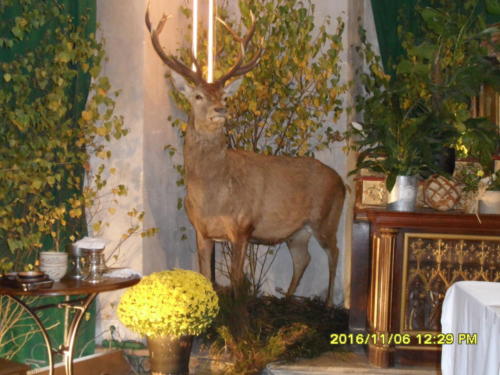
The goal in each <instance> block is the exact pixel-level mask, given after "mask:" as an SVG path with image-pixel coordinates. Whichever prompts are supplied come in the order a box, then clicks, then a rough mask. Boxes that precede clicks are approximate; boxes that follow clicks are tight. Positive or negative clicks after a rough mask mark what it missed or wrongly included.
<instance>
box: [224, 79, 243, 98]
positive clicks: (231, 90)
mask: <svg viewBox="0 0 500 375" xmlns="http://www.w3.org/2000/svg"><path fill="white" fill-rule="evenodd" d="M241 82H243V77H241V78H238V79H236V80H234V81H233V82H231V83H230V84H229V85H227V86H226V87H225V88H224V93H225V95H226V96H233V95H234V94H235V93H236V91H238V89H239V88H240V85H241Z"/></svg>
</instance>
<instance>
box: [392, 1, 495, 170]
mask: <svg viewBox="0 0 500 375" xmlns="http://www.w3.org/2000/svg"><path fill="white" fill-rule="evenodd" d="M478 4H479V2H478V1H476V0H466V1H464V2H443V3H441V4H439V3H434V5H433V7H417V15H418V17H417V18H416V22H417V24H418V31H419V32H418V34H419V35H415V34H412V33H409V32H407V33H401V34H402V35H401V38H402V40H403V49H404V54H405V55H404V56H403V57H402V58H401V59H400V60H399V62H398V64H397V66H396V73H395V77H394V78H395V79H397V80H399V81H404V82H406V83H407V85H406V88H407V89H408V91H409V92H408V96H409V99H410V100H411V104H412V105H414V106H415V107H416V108H418V112H419V113H418V116H419V117H421V118H422V121H425V122H428V123H429V125H428V126H429V127H430V128H434V129H435V134H436V135H437V136H438V137H439V140H440V142H441V144H442V148H443V149H447V148H451V149H456V151H457V153H458V156H459V157H461V158H474V159H476V160H477V161H479V162H480V163H481V165H482V166H483V168H484V169H485V170H486V171H491V168H492V155H493V153H494V152H495V151H496V148H497V147H498V134H497V130H496V125H495V124H493V123H492V122H491V121H489V120H488V119H486V118H474V114H473V112H474V111H471V101H472V98H473V97H475V96H476V97H477V96H479V94H480V92H481V89H482V87H483V86H484V85H489V86H491V87H492V88H493V89H495V90H498V89H499V88H500V74H499V73H500V71H499V64H498V58H497V57H496V53H497V52H498V43H495V42H494V41H493V39H494V38H495V34H496V33H498V31H499V29H498V26H497V25H491V26H488V25H487V24H486V22H485V20H484V16H483V14H482V13H481V12H480V11H479V9H478V6H479V5H478ZM437 155H442V152H441V153H438V154H437ZM436 167H437V169H438V170H439V169H442V166H439V165H436ZM447 172H448V173H450V174H451V173H452V168H451V169H450V170H448V171H447Z"/></svg>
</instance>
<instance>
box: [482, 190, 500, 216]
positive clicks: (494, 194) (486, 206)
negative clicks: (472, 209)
mask: <svg viewBox="0 0 500 375" xmlns="http://www.w3.org/2000/svg"><path fill="white" fill-rule="evenodd" d="M479 213H481V214H496V215H500V191H491V190H487V191H485V192H484V194H483V195H482V196H481V199H480V200H479Z"/></svg>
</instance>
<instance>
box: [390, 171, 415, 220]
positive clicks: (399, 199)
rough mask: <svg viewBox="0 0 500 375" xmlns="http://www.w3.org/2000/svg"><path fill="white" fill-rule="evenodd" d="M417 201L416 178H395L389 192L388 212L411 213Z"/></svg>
mask: <svg viewBox="0 0 500 375" xmlns="http://www.w3.org/2000/svg"><path fill="white" fill-rule="evenodd" d="M416 201H417V177H416V176H397V177H396V183H395V184H394V187H393V188H392V190H391V191H390V192H389V197H388V201H387V203H388V204H387V209H388V210H389V211H401V212H413V211H415V205H416Z"/></svg>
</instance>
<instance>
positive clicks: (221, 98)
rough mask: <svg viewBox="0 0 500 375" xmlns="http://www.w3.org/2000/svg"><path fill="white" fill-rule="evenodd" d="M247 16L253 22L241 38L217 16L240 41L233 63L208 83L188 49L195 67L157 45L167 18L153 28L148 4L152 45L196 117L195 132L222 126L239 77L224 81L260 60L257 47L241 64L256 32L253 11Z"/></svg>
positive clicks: (148, 20) (210, 130)
mask: <svg viewBox="0 0 500 375" xmlns="http://www.w3.org/2000/svg"><path fill="white" fill-rule="evenodd" d="M250 16H251V19H252V25H251V26H250V27H249V29H248V31H247V33H246V35H245V36H243V37H240V36H238V34H237V33H236V32H235V31H234V30H233V29H232V28H231V27H230V26H229V25H228V24H227V23H226V22H224V21H223V20H221V19H220V18H217V20H218V21H219V22H220V23H221V24H222V25H223V26H224V28H225V29H226V30H228V31H229V33H230V34H231V35H232V36H233V38H234V39H235V40H236V41H237V42H238V43H239V50H238V56H237V58H236V61H235V63H234V64H233V66H231V68H229V70H228V71H227V72H226V73H225V74H223V75H222V76H221V77H219V78H218V79H217V80H215V81H214V82H210V83H209V82H207V81H206V80H205V79H204V78H203V75H202V69H201V65H200V63H199V61H198V60H197V59H196V57H195V56H193V54H192V52H191V51H190V52H191V54H190V57H191V60H192V63H193V64H194V66H195V69H194V70H192V69H190V68H189V67H188V66H187V65H185V64H184V63H182V62H181V61H180V60H179V59H177V58H176V57H174V56H171V55H169V54H167V53H166V52H165V50H164V49H163V47H162V46H161V44H160V40H159V36H160V34H161V32H162V30H163V27H164V26H165V23H166V21H167V19H168V17H167V16H166V15H163V16H162V18H161V19H160V21H159V22H158V25H157V26H156V28H153V27H152V25H151V20H150V17H149V6H148V9H147V11H146V26H147V28H148V30H149V33H150V35H151V41H152V43H153V47H154V49H155V51H156V53H157V54H158V55H159V57H160V58H161V59H162V60H163V62H164V63H165V64H166V65H167V66H168V67H169V68H170V69H171V70H172V81H173V83H174V86H175V87H176V88H177V89H178V90H179V91H180V92H182V93H183V94H184V95H185V96H186V97H187V99H188V100H189V102H190V103H191V107H192V111H193V116H194V119H195V121H194V124H195V128H196V130H197V131H201V132H214V131H217V130H221V129H222V127H223V125H224V121H225V119H226V105H225V101H226V98H227V97H229V96H231V95H233V94H234V93H235V92H236V91H237V90H238V88H239V85H240V83H241V78H238V79H236V80H233V81H232V82H231V83H230V84H228V85H227V86H226V83H227V82H228V81H229V80H231V79H232V78H237V77H241V76H242V75H244V74H245V73H247V72H249V71H250V70H252V69H253V68H254V67H255V66H256V65H257V63H258V61H259V59H260V56H261V54H262V48H260V47H259V48H258V50H257V52H256V53H255V54H254V55H253V56H252V57H251V58H250V60H249V61H248V62H246V63H244V59H245V53H246V50H247V48H248V45H249V43H250V41H251V39H252V37H253V35H254V33H255V25H256V22H255V17H254V15H253V14H252V13H250Z"/></svg>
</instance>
